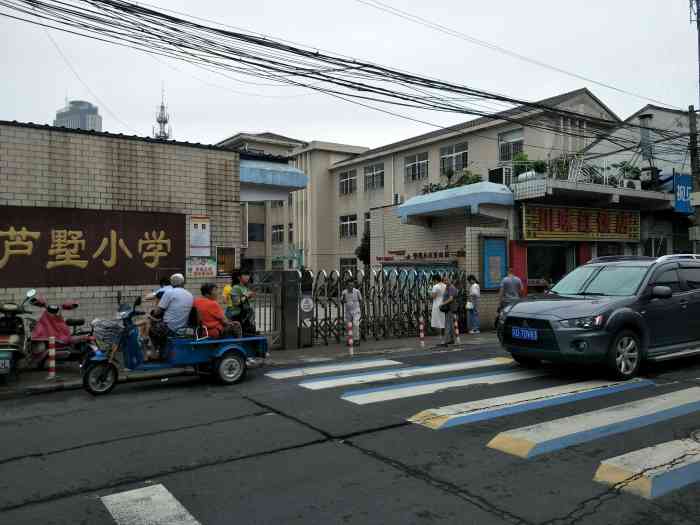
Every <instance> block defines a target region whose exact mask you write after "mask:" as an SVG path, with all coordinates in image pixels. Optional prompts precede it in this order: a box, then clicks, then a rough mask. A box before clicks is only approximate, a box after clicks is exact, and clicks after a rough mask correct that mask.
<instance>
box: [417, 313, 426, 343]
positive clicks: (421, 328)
mask: <svg viewBox="0 0 700 525" xmlns="http://www.w3.org/2000/svg"><path fill="white" fill-rule="evenodd" d="M418 338H419V339H420V347H421V348H425V320H424V319H423V316H422V315H421V316H420V319H419V321H418Z"/></svg>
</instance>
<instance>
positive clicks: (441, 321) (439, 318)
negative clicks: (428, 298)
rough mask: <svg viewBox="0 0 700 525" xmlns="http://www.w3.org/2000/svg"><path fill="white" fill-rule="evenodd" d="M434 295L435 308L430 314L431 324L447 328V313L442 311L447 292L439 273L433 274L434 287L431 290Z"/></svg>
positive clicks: (438, 327)
mask: <svg viewBox="0 0 700 525" xmlns="http://www.w3.org/2000/svg"><path fill="white" fill-rule="evenodd" d="M430 293H431V295H432V297H433V310H432V312H431V315H430V326H432V327H433V328H436V329H438V330H444V329H445V313H444V312H441V311H440V305H441V304H442V296H443V295H444V294H445V283H443V282H442V281H441V280H440V276H439V275H433V288H432V290H430Z"/></svg>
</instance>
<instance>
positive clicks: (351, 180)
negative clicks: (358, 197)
mask: <svg viewBox="0 0 700 525" xmlns="http://www.w3.org/2000/svg"><path fill="white" fill-rule="evenodd" d="M339 184H340V188H339V189H340V194H341V195H350V194H351V193H355V192H356V191H357V170H350V171H344V172H342V173H341V174H340V179H339Z"/></svg>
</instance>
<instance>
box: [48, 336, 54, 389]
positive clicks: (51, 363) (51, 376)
mask: <svg viewBox="0 0 700 525" xmlns="http://www.w3.org/2000/svg"><path fill="white" fill-rule="evenodd" d="M47 364H48V368H49V375H48V377H47V378H46V379H47V380H49V379H56V338H55V337H49V356H48V359H47Z"/></svg>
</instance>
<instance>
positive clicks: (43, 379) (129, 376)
mask: <svg viewBox="0 0 700 525" xmlns="http://www.w3.org/2000/svg"><path fill="white" fill-rule="evenodd" d="M439 344H440V338H439V337H426V338H425V347H424V348H423V347H421V346H420V343H419V341H418V339H417V338H415V337H410V338H403V339H382V340H379V341H374V340H371V341H362V342H361V343H360V345H359V346H356V347H355V348H354V351H353V355H352V356H351V355H350V354H349V352H348V347H347V345H345V344H337V343H334V344H329V345H328V346H326V345H315V346H313V347H308V348H301V349H295V350H273V351H271V352H270V355H271V357H270V359H269V360H268V362H267V366H272V367H275V366H294V365H304V364H310V363H314V362H324V361H331V360H338V359H352V358H353V357H354V358H357V357H363V356H370V355H387V354H398V353H421V352H431V351H456V350H460V349H463V348H469V347H475V346H491V347H493V346H496V345H498V339H497V338H496V333H495V332H487V333H483V334H479V335H462V336H461V344H459V345H450V346H449V347H447V348H444V347H440V346H439ZM191 373H192V371H191V369H187V368H175V369H169V370H164V371H157V372H149V373H143V372H125V371H121V372H120V378H119V380H120V381H145V380H149V379H165V378H168V377H177V376H181V375H189V374H191ZM47 375H48V372H46V371H45V370H23V371H22V372H20V376H19V379H17V380H11V381H10V382H8V383H7V384H3V385H0V401H2V400H3V399H9V398H16V397H21V396H27V395H34V394H44V393H49V392H59V391H61V390H75V389H80V388H82V387H83V383H82V378H81V377H80V367H79V365H78V363H58V365H57V368H56V379H53V380H47Z"/></svg>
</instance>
